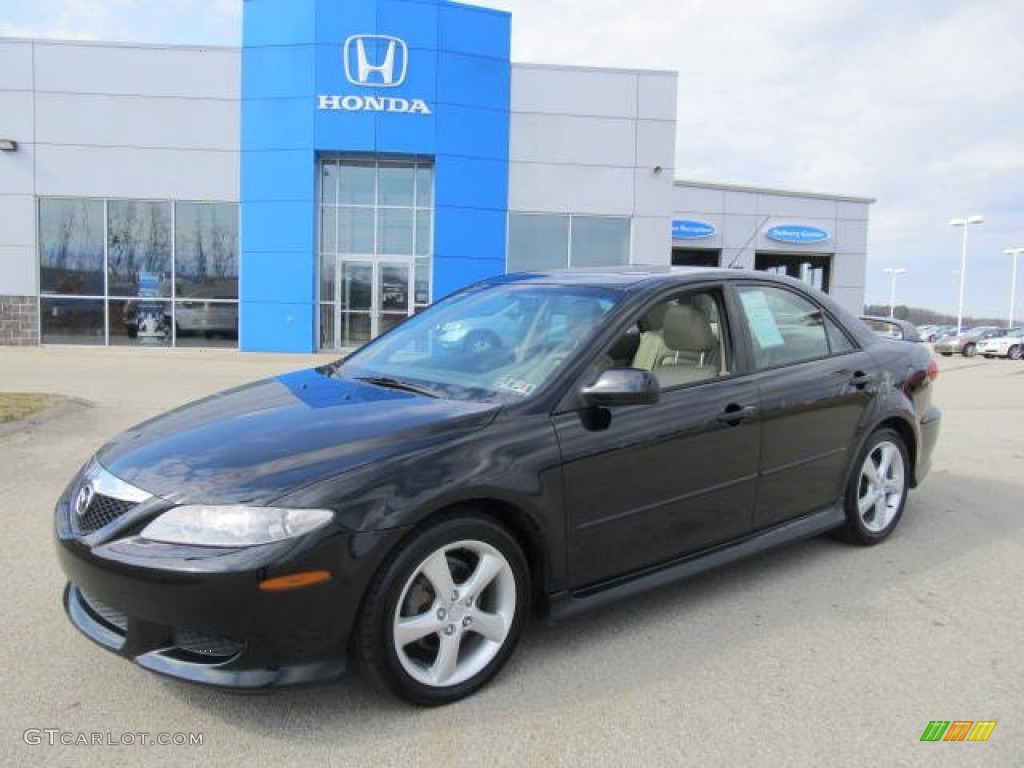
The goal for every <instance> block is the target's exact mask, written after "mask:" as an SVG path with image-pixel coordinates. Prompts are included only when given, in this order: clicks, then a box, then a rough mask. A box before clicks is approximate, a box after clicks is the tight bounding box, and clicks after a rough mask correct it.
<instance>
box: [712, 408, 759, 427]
mask: <svg viewBox="0 0 1024 768" xmlns="http://www.w3.org/2000/svg"><path fill="white" fill-rule="evenodd" d="M756 414H757V406H754V405H740V404H739V403H730V404H729V405H727V406H726V407H725V410H724V411H722V412H721V413H720V414H718V420H719V421H720V422H722V423H723V424H728V425H729V426H730V427H735V426H736V425H737V424H739V423H740V422H741V421H744V420H746V419H749V418H750V417H752V416H754V415H756Z"/></svg>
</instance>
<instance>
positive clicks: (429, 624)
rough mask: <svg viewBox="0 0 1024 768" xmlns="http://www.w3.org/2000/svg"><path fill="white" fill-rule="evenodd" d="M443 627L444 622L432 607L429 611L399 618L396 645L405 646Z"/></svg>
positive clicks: (396, 628) (396, 626)
mask: <svg viewBox="0 0 1024 768" xmlns="http://www.w3.org/2000/svg"><path fill="white" fill-rule="evenodd" d="M443 627H444V622H443V621H441V620H440V619H438V618H437V611H436V610H435V609H434V608H433V607H431V608H430V610H429V611H427V613H422V614H420V615H419V616H410V617H409V618H403V619H399V621H398V623H397V624H396V625H395V645H396V646H397V647H398V648H404V647H405V646H407V645H409V644H410V643H415V642H416V641H417V640H422V639H423V638H424V637H426V636H427V635H433V634H436V633H438V632H440V631H441V629H442V628H443Z"/></svg>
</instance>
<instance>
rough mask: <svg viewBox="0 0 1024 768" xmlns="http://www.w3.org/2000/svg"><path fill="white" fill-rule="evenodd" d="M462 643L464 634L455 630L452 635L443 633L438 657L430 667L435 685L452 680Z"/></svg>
mask: <svg viewBox="0 0 1024 768" xmlns="http://www.w3.org/2000/svg"><path fill="white" fill-rule="evenodd" d="M461 645H462V636H461V635H460V634H459V633H458V632H455V633H454V634H451V635H445V634H442V635H441V647H440V648H439V649H438V651H437V658H436V659H435V660H434V664H433V666H432V667H431V668H430V674H431V677H432V678H433V679H434V684H435V685H445V684H446V683H447V682H448V681H449V680H451V678H452V675H453V674H455V670H456V668H457V667H458V663H459V648H460V646H461Z"/></svg>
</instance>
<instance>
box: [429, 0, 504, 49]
mask: <svg viewBox="0 0 1024 768" xmlns="http://www.w3.org/2000/svg"><path fill="white" fill-rule="evenodd" d="M438 33H439V39H438V45H439V47H440V48H441V49H442V50H444V51H454V52H457V53H463V54H472V55H476V56H488V57H491V58H494V59H498V60H500V61H504V62H506V63H507V62H508V61H509V59H510V57H511V47H512V17H511V16H510V15H509V14H507V13H505V12H503V11H496V10H492V9H490V8H473V7H471V6H465V5H456V4H453V3H445V4H444V5H442V6H441V8H440V28H439V30H438Z"/></svg>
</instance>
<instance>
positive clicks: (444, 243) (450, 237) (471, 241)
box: [434, 206, 508, 262]
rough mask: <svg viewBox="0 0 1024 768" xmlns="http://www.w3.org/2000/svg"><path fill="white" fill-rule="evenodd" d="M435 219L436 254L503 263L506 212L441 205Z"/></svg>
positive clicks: (505, 239)
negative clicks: (497, 260) (498, 260)
mask: <svg viewBox="0 0 1024 768" xmlns="http://www.w3.org/2000/svg"><path fill="white" fill-rule="evenodd" d="M434 222H435V224H436V233H435V235H434V253H435V255H436V256H437V257H439V258H445V259H447V258H457V259H500V260H501V261H502V262H504V259H505V245H506V242H507V234H506V228H507V223H508V214H507V213H506V212H505V211H503V210H487V209H483V208H453V207H451V206H441V207H439V208H438V209H437V210H436V211H435V212H434Z"/></svg>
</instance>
